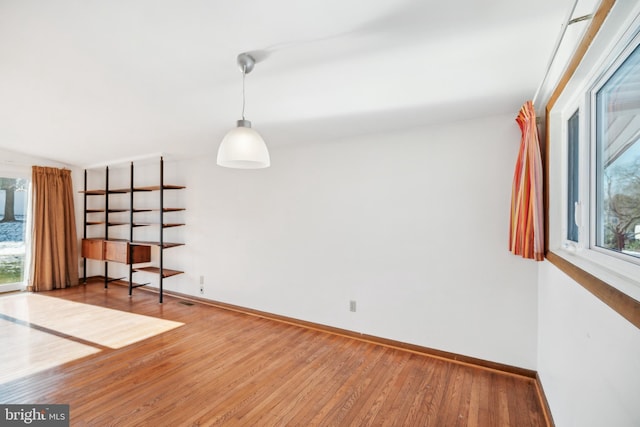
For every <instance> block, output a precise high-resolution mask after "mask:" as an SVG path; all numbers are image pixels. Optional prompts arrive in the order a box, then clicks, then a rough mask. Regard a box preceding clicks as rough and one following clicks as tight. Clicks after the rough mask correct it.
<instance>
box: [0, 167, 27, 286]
mask: <svg viewBox="0 0 640 427" xmlns="http://www.w3.org/2000/svg"><path fill="white" fill-rule="evenodd" d="M28 190H29V179H28V178H15V177H6V176H0V292H3V291H11V290H15V289H22V288H23V287H24V283H23V282H24V280H25V271H26V266H27V264H26V258H27V257H26V255H27V239H26V238H25V237H26V230H27V228H28V226H27V219H28V218H27V212H28V209H27V205H28V198H29V197H28V194H29V191H28Z"/></svg>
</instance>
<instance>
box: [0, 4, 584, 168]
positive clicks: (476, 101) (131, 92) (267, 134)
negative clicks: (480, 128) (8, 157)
mask: <svg viewBox="0 0 640 427" xmlns="http://www.w3.org/2000/svg"><path fill="white" fill-rule="evenodd" d="M570 3H571V0H536V1H535V2H531V1H530V0H485V1H479V0H458V1H448V2H443V1H442V0H437V1H436V0H307V1H296V0H272V1H268V2H267V1H260V0H236V1H228V0H227V1H224V0H218V1H213V0H182V1H177V0H109V1H106V0H56V1H46V0H0V148H5V149H9V150H14V151H19V152H22V153H26V154H32V155H37V156H41V157H46V158H49V159H53V160H58V161H62V162H64V163H68V164H72V165H78V166H87V165H92V164H98V163H108V162H112V161H117V160H119V159H123V158H133V157H140V156H145V155H150V154H155V153H165V154H169V155H171V154H173V155H177V156H192V155H193V156H195V155H207V156H211V157H212V158H213V157H215V154H216V151H217V147H218V144H219V141H220V140H221V139H222V137H223V135H224V133H225V132H226V131H227V130H228V129H230V128H231V127H233V126H234V125H235V121H236V120H237V119H239V118H240V113H241V99H242V97H241V93H242V92H241V87H242V86H241V84H242V73H241V72H240V71H239V69H238V67H237V65H236V55H237V54H238V53H241V52H243V51H257V56H258V57H259V58H260V59H263V60H262V61H261V62H259V63H258V64H257V65H256V68H255V70H254V71H253V72H252V73H250V74H248V75H247V79H246V91H247V106H246V114H245V115H246V118H247V119H249V120H251V121H252V122H253V125H254V128H255V129H256V130H258V131H259V132H261V133H262V135H263V136H264V138H265V140H266V141H267V144H268V145H269V146H272V147H274V146H277V145H281V144H299V143H305V142H310V141H326V140H332V139H337V138H343V137H349V136H352V135H356V134H365V133H371V132H380V131H387V130H394V129H398V128H403V127H407V126H421V125H429V124H432V123H435V122H439V121H453V120H459V119H465V118H471V117H476V116H487V115H491V114H501V113H508V112H513V115H514V118H515V116H516V114H517V112H518V109H519V108H520V106H521V105H522V103H523V102H524V101H526V100H527V99H531V97H533V94H534V92H535V90H536V88H537V86H538V84H539V83H540V81H541V79H542V77H543V75H544V71H545V67H546V65H547V62H548V60H549V56H550V55H551V51H552V48H553V45H554V42H555V41H556V38H557V36H558V33H559V31H560V28H561V25H562V21H563V19H564V18H565V15H566V13H567V12H568V10H569V7H570Z"/></svg>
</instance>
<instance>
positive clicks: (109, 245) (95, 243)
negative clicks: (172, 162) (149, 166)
mask: <svg viewBox="0 0 640 427" xmlns="http://www.w3.org/2000/svg"><path fill="white" fill-rule="evenodd" d="M120 182H121V181H120ZM130 182H131V185H130V187H128V188H116V189H111V187H110V185H109V167H106V168H105V179H104V183H105V187H106V188H109V189H108V190H107V189H106V188H105V189H98V190H89V189H87V171H86V170H85V172H84V191H80V193H82V194H84V214H85V215H84V221H85V222H84V226H85V227H84V239H83V240H82V256H83V258H84V261H83V262H84V267H83V270H84V272H85V273H84V274H85V280H86V271H87V259H93V260H100V261H105V262H104V277H108V269H109V263H108V262H107V261H112V262H119V263H125V264H128V265H129V278H128V281H127V283H128V284H129V295H131V294H132V290H133V288H136V287H139V286H145V285H147V283H140V284H138V283H134V281H133V276H132V274H133V273H134V272H138V271H140V272H147V273H153V274H157V275H158V276H159V278H158V279H157V283H158V287H159V291H160V292H159V294H160V295H159V302H160V303H162V298H163V297H162V289H163V288H162V281H163V279H164V278H166V277H171V276H175V275H177V274H182V271H178V270H171V269H167V268H163V267H164V263H163V259H164V258H163V253H164V251H163V250H164V249H168V248H173V247H177V246H182V245H184V243H173V242H165V241H164V229H165V228H170V227H179V226H182V225H185V224H183V223H177V222H166V219H167V218H165V217H164V214H165V213H170V212H179V211H184V210H185V208H181V207H165V206H164V190H182V189H184V188H186V187H185V186H184V185H172V184H165V181H164V160H163V159H162V157H160V179H159V181H158V184H159V185H153V186H140V187H136V186H135V185H134V164H133V162H131V167H130ZM152 191H158V193H159V194H158V196H159V203H157V204H155V203H152V202H151V201H150V200H147V198H144V199H145V202H146V203H143V205H144V206H149V207H148V208H147V207H138V208H136V207H134V206H135V201H134V199H135V193H136V192H152ZM111 194H128V197H127V198H128V199H129V203H127V202H126V198H123V197H118V198H114V199H113V202H114V203H113V205H111V206H110V204H111V198H110V197H109V196H110V195H111ZM87 196H104V201H103V203H102V206H103V207H102V208H101V209H100V208H94V207H92V208H88V207H87V204H88V203H87ZM149 199H151V197H150V198H149ZM98 206H99V205H98ZM124 206H127V207H128V208H124ZM125 212H127V213H129V215H127V216H128V218H125V216H123V215H120V216H118V215H116V216H115V217H111V216H110V214H118V213H125ZM139 212H158V213H159V217H158V218H148V219H147V218H145V217H139V219H141V220H142V222H135V221H134V219H133V218H134V216H133V214H135V213H139ZM94 213H102V214H103V215H102V216H97V217H94V219H95V220H94V221H89V220H88V216H87V214H94ZM114 219H115V221H114ZM176 219H178V218H176ZM178 220H179V219H178ZM149 221H151V222H149ZM154 221H155V222H154ZM99 224H102V225H106V227H105V229H104V232H103V235H104V238H92V239H88V238H87V226H89V225H99ZM122 225H127V226H128V227H129V238H128V239H110V238H109V237H108V236H109V234H110V231H109V230H110V229H109V227H112V226H122ZM149 225H155V226H157V227H158V229H157V233H158V235H157V238H158V241H136V240H135V239H134V228H137V227H145V226H149ZM118 234H120V233H118ZM160 242H162V243H160ZM152 246H155V247H158V248H160V249H162V250H160V251H159V254H158V259H157V260H155V259H154V260H153V262H152V260H151V247H152ZM134 264H138V265H140V264H142V265H145V264H146V265H148V264H156V265H157V267H153V266H148V267H140V268H134V266H133V265H134ZM116 280H121V279H116ZM107 282H108V280H107V279H105V285H104V287H105V288H107Z"/></svg>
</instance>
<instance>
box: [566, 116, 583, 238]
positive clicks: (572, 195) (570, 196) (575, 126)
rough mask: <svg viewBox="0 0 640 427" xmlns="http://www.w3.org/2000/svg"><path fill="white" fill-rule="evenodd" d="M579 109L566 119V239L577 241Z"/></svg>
mask: <svg viewBox="0 0 640 427" xmlns="http://www.w3.org/2000/svg"><path fill="white" fill-rule="evenodd" d="M578 113H579V111H576V112H575V113H574V114H573V116H571V118H570V119H569V121H568V123H567V124H568V129H567V133H568V134H567V157H568V158H567V170H568V174H567V236H566V237H567V240H571V241H573V242H577V241H578V226H577V225H576V221H575V218H576V203H578V201H579V200H580V199H579V192H578V191H579V186H578V184H579V180H578V178H579V176H580V175H579V172H580V170H579V167H578V165H579V159H580V158H579V155H580V151H579V148H578V144H579V136H580V135H579V133H578V132H579V124H580V122H579V114H578Z"/></svg>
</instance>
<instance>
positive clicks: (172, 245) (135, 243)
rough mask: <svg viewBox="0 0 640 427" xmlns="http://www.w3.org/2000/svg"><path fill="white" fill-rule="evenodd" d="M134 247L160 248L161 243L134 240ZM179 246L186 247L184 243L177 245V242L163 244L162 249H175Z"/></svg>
mask: <svg viewBox="0 0 640 427" xmlns="http://www.w3.org/2000/svg"><path fill="white" fill-rule="evenodd" d="M131 244H133V245H148V246H160V242H150V241H144V242H143V241H138V240H134V241H133V242H131ZM177 246H184V243H175V242H163V243H162V249H169V248H175V247H177Z"/></svg>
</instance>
